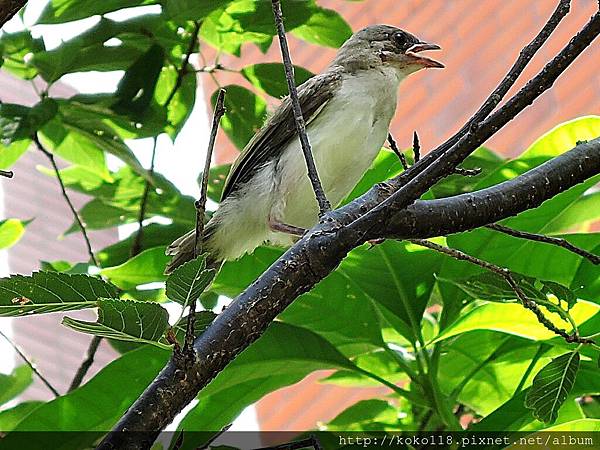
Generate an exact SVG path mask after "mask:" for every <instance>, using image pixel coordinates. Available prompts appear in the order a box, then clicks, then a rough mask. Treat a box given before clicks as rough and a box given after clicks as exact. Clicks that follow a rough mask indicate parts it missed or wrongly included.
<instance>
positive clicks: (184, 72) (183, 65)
mask: <svg viewBox="0 0 600 450" xmlns="http://www.w3.org/2000/svg"><path fill="white" fill-rule="evenodd" d="M201 26H202V22H201V21H199V20H197V21H196V22H194V30H193V31H192V35H191V37H190V42H189V43H188V46H187V49H186V52H185V56H184V57H183V61H182V63H181V67H180V68H179V70H178V71H177V79H176V80H175V85H174V86H173V89H171V92H170V93H169V96H168V97H167V100H166V101H165V104H164V105H163V107H164V108H165V109H166V108H167V107H168V106H169V105H170V104H171V102H172V101H173V98H174V97H175V94H176V93H177V91H178V90H179V88H180V87H181V84H182V83H183V78H184V77H185V76H186V75H187V74H188V72H189V70H188V65H189V63H190V58H191V56H192V53H193V52H194V47H195V46H196V43H197V42H198V33H199V32H200V27H201Z"/></svg>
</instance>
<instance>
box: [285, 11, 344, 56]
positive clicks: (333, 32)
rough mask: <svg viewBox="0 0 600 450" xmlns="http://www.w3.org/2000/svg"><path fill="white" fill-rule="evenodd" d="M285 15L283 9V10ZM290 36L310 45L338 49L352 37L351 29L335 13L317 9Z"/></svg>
mask: <svg viewBox="0 0 600 450" xmlns="http://www.w3.org/2000/svg"><path fill="white" fill-rule="evenodd" d="M284 13H285V8H284ZM291 31H292V34H293V35H294V36H296V37H297V38H300V39H302V40H304V41H306V42H309V43H311V44H317V45H323V46H325V47H333V48H338V47H341V45H342V44H343V43H344V42H346V41H347V40H348V39H349V38H350V36H352V28H350V25H348V23H347V22H346V21H345V20H344V19H343V18H342V16H340V15H339V14H338V13H337V12H336V11H333V10H331V9H325V8H317V9H315V10H314V11H313V12H312V14H311V15H310V17H309V19H308V20H307V21H306V22H305V23H304V24H302V25H300V26H298V27H295V28H293V29H291Z"/></svg>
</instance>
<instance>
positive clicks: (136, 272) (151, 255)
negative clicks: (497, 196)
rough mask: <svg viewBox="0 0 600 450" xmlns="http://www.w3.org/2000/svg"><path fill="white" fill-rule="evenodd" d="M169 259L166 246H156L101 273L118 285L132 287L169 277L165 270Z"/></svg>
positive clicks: (123, 287)
mask: <svg viewBox="0 0 600 450" xmlns="http://www.w3.org/2000/svg"><path fill="white" fill-rule="evenodd" d="M169 259H170V258H169V257H168V256H166V255H165V247H154V248H150V249H148V250H144V251H143V252H142V253H140V254H138V255H136V256H134V257H133V258H131V259H130V260H128V261H126V262H125V263H123V264H121V265H119V266H115V267H107V268H105V269H102V270H101V271H100V273H101V274H102V275H103V276H105V277H106V278H108V279H109V280H111V281H112V282H113V283H114V284H116V285H117V286H118V287H120V288H122V289H130V288H133V287H135V286H138V285H140V284H146V283H152V282H154V281H164V280H165V279H166V278H167V277H166V275H164V273H163V272H164V270H165V267H166V265H167V263H168V262H169ZM105 297H107V296H105Z"/></svg>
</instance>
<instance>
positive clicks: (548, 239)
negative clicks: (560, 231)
mask: <svg viewBox="0 0 600 450" xmlns="http://www.w3.org/2000/svg"><path fill="white" fill-rule="evenodd" d="M485 228H489V229H490V230H494V231H499V232H500V233H504V234H508V235H509V236H513V237H516V238H520V239H527V240H530V241H535V242H543V243H545V244H552V245H556V246H558V247H562V248H564V249H566V250H568V251H570V252H572V253H575V254H576V255H579V256H581V257H583V258H586V259H587V260H589V261H590V262H591V263H592V264H596V265H598V264H600V256H598V255H594V254H593V253H590V252H588V251H587V250H584V249H582V248H580V247H577V246H576V245H573V244H571V243H570V242H569V241H567V240H566V239H563V238H557V237H553V236H546V235H544V234H536V233H528V232H526V231H520V230H515V229H514V228H509V227H505V226H504V225H500V224H499V223H491V224H489V225H486V226H485Z"/></svg>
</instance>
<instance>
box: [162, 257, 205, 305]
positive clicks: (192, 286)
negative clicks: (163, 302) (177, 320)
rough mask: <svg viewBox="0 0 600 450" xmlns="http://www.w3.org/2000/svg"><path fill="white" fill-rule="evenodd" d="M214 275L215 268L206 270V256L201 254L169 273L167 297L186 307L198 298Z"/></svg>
mask: <svg viewBox="0 0 600 450" xmlns="http://www.w3.org/2000/svg"><path fill="white" fill-rule="evenodd" d="M214 276H215V271H214V270H212V269H208V270H206V257H205V256H204V255H203V256H199V257H198V258H196V259H193V260H191V261H188V262H186V263H185V264H183V265H181V266H179V267H177V268H176V269H175V270H174V271H173V273H171V274H170V275H169V277H168V278H167V283H166V284H167V290H166V294H167V297H169V298H170V299H171V300H173V301H175V302H177V303H181V305H183V306H184V307H185V306H189V304H190V303H192V302H195V301H196V300H198V298H199V297H200V294H201V293H202V292H203V291H204V290H205V289H206V287H207V286H208V285H209V284H210V282H211V281H212V279H213V278H214Z"/></svg>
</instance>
